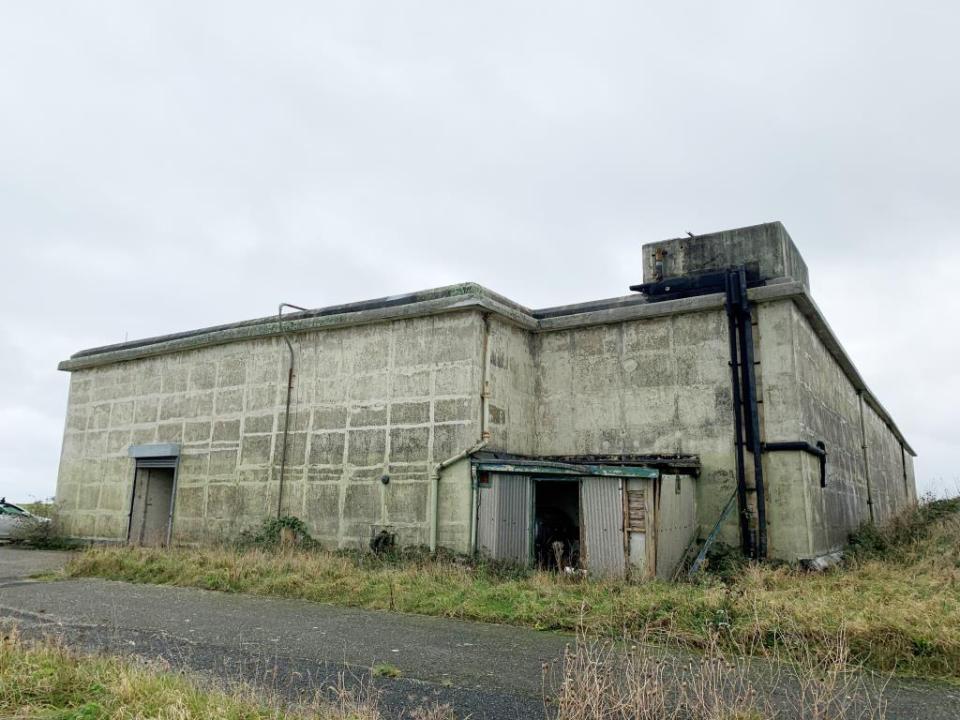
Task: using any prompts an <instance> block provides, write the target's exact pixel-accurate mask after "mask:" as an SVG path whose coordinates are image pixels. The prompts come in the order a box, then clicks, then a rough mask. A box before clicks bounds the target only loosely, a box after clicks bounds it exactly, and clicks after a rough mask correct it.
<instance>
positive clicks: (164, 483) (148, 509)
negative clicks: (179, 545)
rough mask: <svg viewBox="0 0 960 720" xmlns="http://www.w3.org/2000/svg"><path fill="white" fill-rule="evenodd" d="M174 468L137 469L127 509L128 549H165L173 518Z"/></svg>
mask: <svg viewBox="0 0 960 720" xmlns="http://www.w3.org/2000/svg"><path fill="white" fill-rule="evenodd" d="M175 472H176V470H175V468H172V467H159V468H158V467H138V468H137V471H136V475H135V476H134V480H133V501H132V503H131V508H130V530H129V532H128V534H127V541H128V542H129V543H130V544H131V545H152V546H157V545H166V544H167V542H168V540H169V538H170V521H171V519H172V517H173V490H174V477H175Z"/></svg>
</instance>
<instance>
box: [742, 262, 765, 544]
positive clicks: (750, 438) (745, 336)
mask: <svg viewBox="0 0 960 720" xmlns="http://www.w3.org/2000/svg"><path fill="white" fill-rule="evenodd" d="M736 282H737V284H738V288H737V294H738V296H739V297H738V299H739V301H740V313H739V316H740V317H739V319H740V371H741V373H742V375H743V394H744V398H743V400H744V409H745V411H746V415H747V422H746V425H747V429H748V433H747V442H748V443H749V444H750V453H751V454H752V455H753V484H754V489H755V492H756V494H757V557H758V558H759V559H761V560H763V559H764V558H766V557H767V503H766V493H765V488H764V482H763V457H762V449H761V442H760V411H759V407H758V399H757V376H756V368H755V367H754V354H753V315H752V313H751V311H750V299H749V298H748V297H747V272H746V270H745V269H744V268H743V267H741V268H739V269H738V271H737V275H736Z"/></svg>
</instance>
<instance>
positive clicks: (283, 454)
mask: <svg viewBox="0 0 960 720" xmlns="http://www.w3.org/2000/svg"><path fill="white" fill-rule="evenodd" d="M285 307H287V308H293V309H294V310H302V311H306V310H307V308H303V307H300V306H299V305H291V304H290V303H280V307H278V308H277V329H278V330H279V331H280V335H281V336H283V339H284V342H286V343H287V350H289V351H290V365H289V367H288V368H287V404H286V411H285V412H284V413H283V440H282V444H281V450H280V485H279V487H278V488H277V518H279V517H280V513H281V509H282V507H283V474H284V471H285V470H286V469H287V431H288V430H289V429H290V395H291V394H292V393H293V343H291V342H290V338H289V337H288V336H287V334H286V333H285V332H284V331H283V309H284V308H285Z"/></svg>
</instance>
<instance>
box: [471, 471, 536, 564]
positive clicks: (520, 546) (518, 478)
mask: <svg viewBox="0 0 960 720" xmlns="http://www.w3.org/2000/svg"><path fill="white" fill-rule="evenodd" d="M489 477H490V484H489V486H481V487H480V493H479V501H480V508H479V513H478V515H479V517H478V523H477V545H478V547H479V550H480V553H481V554H482V555H485V556H486V557H489V558H493V559H495V560H507V561H509V562H515V563H518V564H520V565H527V564H528V563H529V562H530V514H531V504H530V478H528V477H527V476H525V475H498V474H491V475H490V476H489Z"/></svg>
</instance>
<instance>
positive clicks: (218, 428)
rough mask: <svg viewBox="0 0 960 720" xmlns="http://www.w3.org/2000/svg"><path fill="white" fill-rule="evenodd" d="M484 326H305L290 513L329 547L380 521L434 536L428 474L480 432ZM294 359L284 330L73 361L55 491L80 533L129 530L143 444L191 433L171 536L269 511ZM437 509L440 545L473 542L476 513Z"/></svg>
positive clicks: (299, 340) (227, 527) (401, 535)
mask: <svg viewBox="0 0 960 720" xmlns="http://www.w3.org/2000/svg"><path fill="white" fill-rule="evenodd" d="M482 327H483V324H482V319H481V317H480V314H479V313H478V312H464V313H449V314H443V315H436V316H429V317H422V318H415V319H409V320H400V321H394V322H391V323H383V324H380V325H376V326H362V327H350V328H342V329H336V330H329V331H325V332H312V333H304V334H300V335H296V336H294V338H293V340H294V347H295V350H296V378H295V384H294V393H293V399H292V403H291V414H290V432H289V438H288V450H287V470H286V474H285V483H284V492H283V512H284V513H290V514H295V515H298V516H300V517H302V518H304V519H305V520H306V521H307V523H308V525H309V526H310V527H311V530H312V531H313V532H314V533H315V534H316V535H317V536H318V537H319V538H320V539H321V540H322V541H324V542H325V543H327V544H331V545H334V544H335V545H338V546H341V547H343V546H356V545H363V544H365V543H366V541H367V540H368V539H369V537H370V533H371V525H389V526H391V527H393V528H395V529H396V531H397V533H398V539H399V540H400V542H402V543H405V544H412V543H425V542H427V540H428V536H429V525H428V518H427V517H426V512H427V507H428V497H429V472H430V471H429V469H430V467H431V465H432V464H433V463H435V462H438V461H439V460H442V459H445V458H447V457H450V456H452V455H454V454H456V453H457V452H459V451H460V450H462V449H465V448H466V447H469V446H470V445H472V444H473V443H475V442H476V440H477V437H478V436H479V427H478V426H479V422H478V421H479V412H480V404H479V403H480V372H481V367H480V358H481V349H480V346H481V339H482ZM287 362H288V355H287V349H286V346H285V344H284V343H283V341H282V340H281V339H277V338H272V339H265V340H257V341H247V342H241V343H234V344H230V345H223V346H217V347H211V348H204V349H200V350H195V351H187V352H182V353H176V354H171V355H167V356H162V357H157V358H148V359H142V360H134V361H130V362H125V363H118V364H114V365H109V366H105V367H101V368H93V369H89V370H79V371H76V372H74V374H73V376H72V378H71V392H70V401H69V410H68V415H67V426H66V431H65V436H64V445H63V453H62V458H61V468H60V476H59V481H58V488H57V498H58V502H59V503H60V505H61V507H62V510H63V513H64V517H65V520H66V523H67V528H68V530H69V532H71V533H72V534H74V535H76V536H79V537H89V538H100V539H122V538H123V537H124V535H125V532H126V522H127V512H128V508H129V498H130V489H131V483H132V479H133V466H134V464H133V460H132V459H130V458H128V457H127V456H126V454H127V448H128V447H129V445H130V444H140V443H153V442H176V443H181V444H182V456H181V463H180V469H179V475H178V489H177V499H176V510H175V521H174V539H175V541H177V542H193V541H208V540H213V539H219V538H228V537H232V536H234V535H236V534H237V533H238V532H240V531H241V530H242V529H244V528H247V527H252V526H254V525H257V524H259V523H260V522H261V521H262V520H263V518H264V517H266V516H269V515H272V514H273V513H274V512H275V509H276V503H277V490H278V486H279V483H278V480H277V479H278V470H279V464H280V449H281V434H280V430H281V428H282V427H283V420H284V400H285V387H286V368H287ZM384 473H388V474H389V475H390V478H391V479H390V483H389V484H388V485H383V484H382V483H381V482H380V477H381V476H382V475H383V474H384ZM453 474H454V475H455V474H456V472H455V471H454V472H453ZM444 513H445V514H444ZM441 514H442V517H441V541H442V542H445V543H446V544H448V545H464V544H465V543H466V538H467V533H468V531H469V509H468V508H466V509H465V508H464V506H463V503H458V502H451V503H448V504H446V505H444V504H443V503H441Z"/></svg>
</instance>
